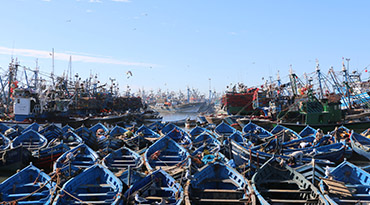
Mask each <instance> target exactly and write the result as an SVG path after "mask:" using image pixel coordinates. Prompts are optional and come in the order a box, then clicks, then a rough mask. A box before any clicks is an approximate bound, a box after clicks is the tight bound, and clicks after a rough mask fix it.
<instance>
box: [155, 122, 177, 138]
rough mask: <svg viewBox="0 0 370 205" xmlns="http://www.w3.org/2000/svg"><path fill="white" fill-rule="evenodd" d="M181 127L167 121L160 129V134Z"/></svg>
mask: <svg viewBox="0 0 370 205" xmlns="http://www.w3.org/2000/svg"><path fill="white" fill-rule="evenodd" d="M175 128H177V129H181V128H180V127H178V126H177V125H175V124H173V123H168V124H167V125H166V126H164V127H163V128H162V129H161V130H160V134H161V135H166V134H167V133H169V132H171V131H172V130H173V129H175Z"/></svg>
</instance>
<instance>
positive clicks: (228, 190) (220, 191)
mask: <svg viewBox="0 0 370 205" xmlns="http://www.w3.org/2000/svg"><path fill="white" fill-rule="evenodd" d="M198 191H200V192H208V193H212V192H219V193H244V191H243V190H233V189H197V190H196V192H198Z"/></svg>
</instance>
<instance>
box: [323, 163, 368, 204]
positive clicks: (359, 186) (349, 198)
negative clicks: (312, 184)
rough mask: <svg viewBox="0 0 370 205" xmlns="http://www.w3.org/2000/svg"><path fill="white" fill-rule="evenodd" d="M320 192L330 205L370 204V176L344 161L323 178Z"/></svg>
mask: <svg viewBox="0 0 370 205" xmlns="http://www.w3.org/2000/svg"><path fill="white" fill-rule="evenodd" d="M320 190H321V192H322V193H323V194H324V196H325V198H326V199H327V200H328V201H329V203H330V204H369V203H370V174H369V173H368V172H366V171H364V170H362V169H361V168H359V167H357V166H355V165H354V164H352V163H350V162H348V161H344V162H342V163H341V164H340V165H338V166H337V167H335V168H334V169H333V170H332V171H331V172H330V173H329V175H328V176H325V178H322V180H321V181H320Z"/></svg>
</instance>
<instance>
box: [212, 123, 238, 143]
mask: <svg viewBox="0 0 370 205" xmlns="http://www.w3.org/2000/svg"><path fill="white" fill-rule="evenodd" d="M234 132H236V129H235V128H233V127H231V126H230V125H228V124H227V123H225V122H224V121H222V122H221V123H220V124H218V125H217V126H216V128H215V130H214V133H215V134H216V137H217V139H218V140H220V141H223V140H224V139H226V138H228V137H229V136H230V135H232V134H233V133H234Z"/></svg>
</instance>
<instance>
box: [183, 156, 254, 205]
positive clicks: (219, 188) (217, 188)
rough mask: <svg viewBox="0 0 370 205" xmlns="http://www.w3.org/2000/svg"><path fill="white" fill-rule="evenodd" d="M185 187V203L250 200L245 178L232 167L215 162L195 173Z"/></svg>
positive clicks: (229, 202) (224, 202)
mask: <svg viewBox="0 0 370 205" xmlns="http://www.w3.org/2000/svg"><path fill="white" fill-rule="evenodd" d="M191 178H192V179H191V181H190V183H188V185H187V186H186V187H185V204H186V205H190V204H244V203H248V201H249V202H251V200H248V199H249V193H248V189H247V180H246V179H245V178H244V177H243V176H242V175H241V174H240V173H239V172H237V171H236V170H234V169H233V168H231V167H229V166H227V165H225V164H222V163H219V162H215V163H212V164H208V165H207V166H206V167H204V168H203V169H201V170H200V171H199V172H197V173H195V174H194V176H192V177H191Z"/></svg>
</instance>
